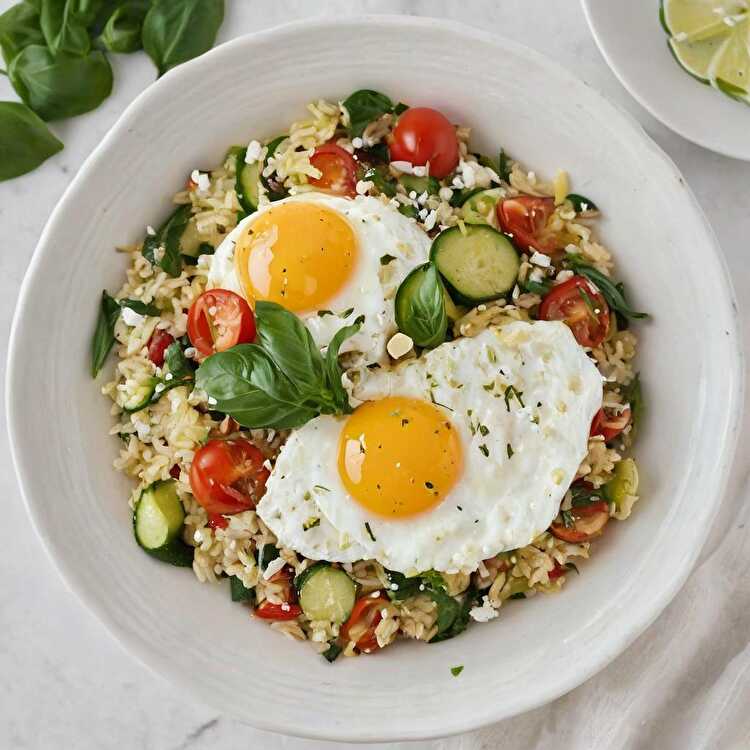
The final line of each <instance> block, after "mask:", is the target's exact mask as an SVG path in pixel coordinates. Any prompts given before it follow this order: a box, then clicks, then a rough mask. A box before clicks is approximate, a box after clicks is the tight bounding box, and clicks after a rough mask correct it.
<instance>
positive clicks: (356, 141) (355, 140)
mask: <svg viewBox="0 0 750 750" xmlns="http://www.w3.org/2000/svg"><path fill="white" fill-rule="evenodd" d="M364 145H365V142H364V141H363V140H362V139H361V138H352V146H354V148H362V146H364Z"/></svg>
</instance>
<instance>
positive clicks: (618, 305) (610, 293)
mask: <svg viewBox="0 0 750 750" xmlns="http://www.w3.org/2000/svg"><path fill="white" fill-rule="evenodd" d="M567 261H568V265H569V266H570V267H571V268H572V269H573V270H574V271H575V272H576V273H578V274H580V275H581V276H585V277H586V278H587V279H588V280H589V281H592V282H593V283H594V285H595V286H597V287H598V288H599V291H601V293H602V294H603V295H604V298H605V299H606V300H607V304H608V305H609V306H610V307H611V308H612V309H613V310H615V311H616V312H618V313H620V315H622V316H623V317H625V318H648V317H649V314H648V313H643V312H635V311H634V310H632V309H631V308H630V306H629V305H628V303H627V302H626V301H625V295H624V293H623V286H622V284H615V283H614V282H613V281H612V280H611V279H610V278H608V277H607V276H605V275H604V274H603V273H602V272H601V271H597V270H596V268H594V267H593V266H590V265H589V264H588V263H585V262H584V261H582V260H581V259H580V258H578V257H577V256H576V255H572V254H570V253H568V256H567Z"/></svg>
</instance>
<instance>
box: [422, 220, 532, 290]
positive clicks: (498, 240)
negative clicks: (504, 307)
mask: <svg viewBox="0 0 750 750" xmlns="http://www.w3.org/2000/svg"><path fill="white" fill-rule="evenodd" d="M430 258H431V260H432V261H433V262H434V263H435V265H436V266H437V267H438V270H439V271H440V273H441V274H442V276H443V278H444V279H445V281H446V282H447V284H448V285H449V287H450V289H451V291H452V292H453V295H452V296H453V297H454V298H455V299H457V300H459V301H460V302H466V303H468V304H472V303H476V302H485V301H487V300H492V299H496V298H497V297H501V296H502V295H503V294H505V293H506V292H508V291H509V290H510V289H512V288H513V286H514V284H515V283H516V278H517V277H518V269H519V267H520V265H521V261H520V258H519V255H518V251H517V250H516V249H515V247H513V244H512V243H511V241H510V240H509V239H508V238H507V237H506V236H505V235H504V234H501V233H500V232H498V231H497V230H495V229H493V228H492V227H490V226H487V225H485V224H469V225H467V226H466V227H464V232H462V231H461V228H460V227H451V228H450V229H446V230H445V231H444V232H441V233H440V234H439V235H438V236H437V237H435V239H434V240H433V241H432V249H431V251H430Z"/></svg>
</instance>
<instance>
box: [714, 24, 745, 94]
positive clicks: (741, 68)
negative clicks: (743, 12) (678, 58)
mask: <svg viewBox="0 0 750 750" xmlns="http://www.w3.org/2000/svg"><path fill="white" fill-rule="evenodd" d="M708 75H709V79H710V80H711V83H712V84H713V85H714V86H716V88H718V89H719V90H720V91H723V92H724V93H725V94H727V95H728V96H731V97H733V98H734V99H745V100H746V101H748V103H750V98H748V90H750V18H748V19H746V20H744V21H742V22H741V23H739V24H737V25H736V26H735V27H734V28H733V29H732V32H731V33H730V34H729V36H728V37H727V39H726V40H725V41H724V43H723V44H722V45H721V48H720V49H719V51H718V52H717V53H716V55H715V56H714V59H713V62H712V63H711V67H710V68H709V71H708Z"/></svg>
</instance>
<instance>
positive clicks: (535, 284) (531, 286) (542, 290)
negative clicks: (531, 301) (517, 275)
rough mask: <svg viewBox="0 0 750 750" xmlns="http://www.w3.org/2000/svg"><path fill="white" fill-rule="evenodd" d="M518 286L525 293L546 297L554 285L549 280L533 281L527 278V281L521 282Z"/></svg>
mask: <svg viewBox="0 0 750 750" xmlns="http://www.w3.org/2000/svg"><path fill="white" fill-rule="evenodd" d="M518 286H520V287H521V289H523V290H524V292H530V293H531V294H538V295H539V296H540V297H544V296H546V295H547V293H548V292H549V291H550V289H552V287H553V286H554V285H553V283H552V282H551V281H550V280H549V279H543V280H542V281H531V279H529V278H527V279H526V280H525V281H519V282H518Z"/></svg>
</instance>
